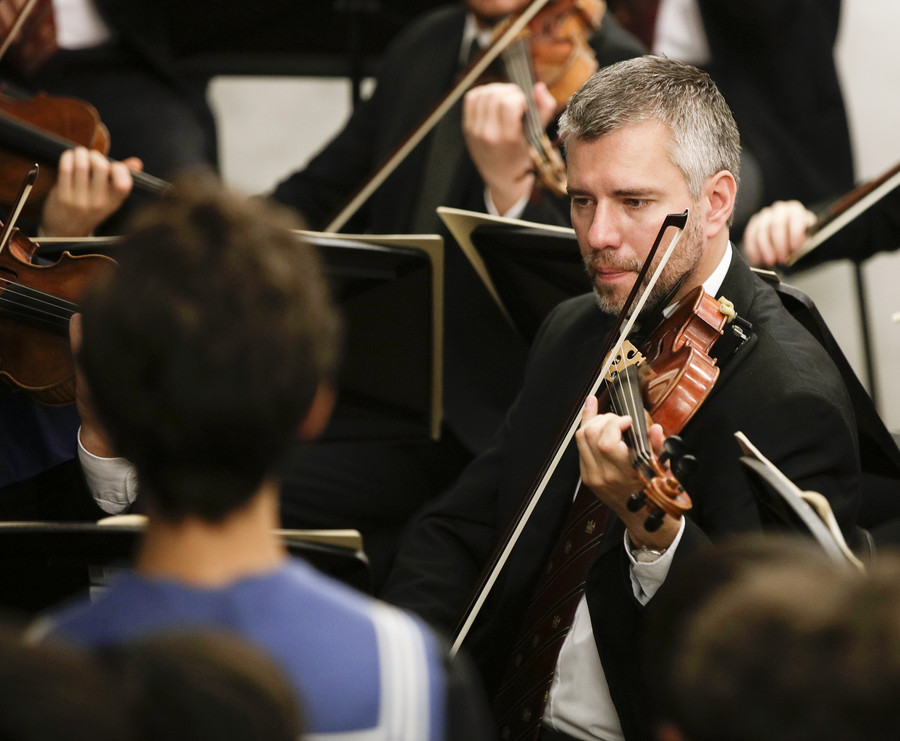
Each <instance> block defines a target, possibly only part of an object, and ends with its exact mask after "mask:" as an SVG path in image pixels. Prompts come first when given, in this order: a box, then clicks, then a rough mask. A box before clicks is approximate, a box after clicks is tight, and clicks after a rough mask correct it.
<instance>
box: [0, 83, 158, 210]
mask: <svg viewBox="0 0 900 741" xmlns="http://www.w3.org/2000/svg"><path fill="white" fill-rule="evenodd" d="M109 145H110V138H109V132H108V131H107V129H106V126H104V125H103V122H102V121H101V120H100V116H99V114H98V113H97V109H96V108H94V106H92V105H90V104H89V103H86V102H85V101H83V100H78V99H77V98H64V97H58V96H50V95H45V94H44V93H38V94H37V95H35V96H33V97H31V98H25V99H18V100H17V99H15V98H12V97H10V96H8V95H0V203H4V204H10V203H12V202H13V201H14V200H15V198H16V194H17V193H18V188H19V185H20V184H21V182H22V178H23V177H24V176H25V174H26V173H27V172H28V171H29V169H30V168H31V167H32V166H33V165H34V163H35V162H37V163H39V164H40V165H41V171H40V174H39V176H38V179H37V181H36V182H35V185H34V191H33V192H32V194H31V198H30V200H29V204H30V205H31V207H35V206H38V205H39V204H40V203H41V202H42V201H43V200H44V198H45V197H46V195H47V193H49V192H50V189H51V188H52V187H53V185H54V184H55V183H56V176H57V173H56V167H57V163H58V162H59V158H60V155H62V153H63V152H65V151H66V150H67V149H73V148H74V147H77V146H84V147H87V148H88V149H94V150H96V151H98V152H100V153H101V154H103V155H106V154H107V153H108V152H109ZM130 172H131V178H132V180H133V181H134V184H135V187H137V188H140V189H142V190H144V191H146V192H148V193H153V194H157V195H161V194H162V193H165V192H166V191H167V190H168V189H169V188H170V185H169V183H167V182H166V181H164V180H160V179H159V178H156V177H154V176H152V175H148V174H147V173H145V172H138V171H134V170H131V171H130Z"/></svg>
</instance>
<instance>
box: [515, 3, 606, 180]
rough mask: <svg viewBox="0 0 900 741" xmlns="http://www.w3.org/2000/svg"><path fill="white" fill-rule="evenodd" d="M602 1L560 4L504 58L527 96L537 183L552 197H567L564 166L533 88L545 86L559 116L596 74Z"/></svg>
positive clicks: (540, 18) (526, 122)
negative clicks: (592, 39) (594, 45)
mask: <svg viewBox="0 0 900 741" xmlns="http://www.w3.org/2000/svg"><path fill="white" fill-rule="evenodd" d="M605 9H606V4H605V3H604V2H603V0H557V1H556V2H554V3H552V4H551V5H548V6H546V7H544V9H543V10H541V12H540V13H538V14H537V15H536V16H535V18H534V20H532V21H531V22H530V23H529V24H528V26H527V27H526V29H525V30H524V31H523V32H522V33H521V34H520V35H519V36H518V37H517V38H516V39H515V40H514V41H512V42H511V43H510V44H509V46H507V47H506V48H505V49H504V50H503V52H502V53H501V54H500V58H501V59H502V60H503V66H504V69H505V70H506V76H507V78H508V79H509V81H510V82H513V83H515V84H516V85H517V86H518V87H519V88H520V89H521V90H522V92H524V93H525V100H526V101H527V109H526V112H525V117H524V120H523V126H524V128H525V137H526V139H527V140H528V145H529V151H530V152H531V158H532V161H533V162H534V165H535V168H536V173H537V176H538V179H539V181H540V182H541V183H542V184H543V185H544V186H545V187H546V188H548V189H549V190H550V191H551V192H553V193H555V194H556V195H559V196H565V195H566V165H565V163H564V162H563V159H562V156H561V155H560V153H559V149H558V148H557V147H556V146H554V145H553V144H552V143H551V142H550V139H549V138H548V136H547V134H546V132H545V131H544V126H543V123H542V122H541V118H540V115H539V113H538V107H537V103H536V101H535V98H534V85H535V82H543V83H544V84H545V85H546V86H547V89H548V90H549V91H550V94H551V95H552V96H553V98H554V99H555V100H556V104H557V108H556V112H557V113H561V112H562V111H563V109H564V108H565V107H566V104H567V103H568V101H569V98H571V97H572V95H573V93H574V92H575V91H576V90H578V88H580V87H581V86H582V85H583V84H584V83H585V82H586V81H587V79H588V78H589V77H590V76H591V75H592V74H594V72H596V71H597V69H598V66H599V65H598V63H597V57H596V56H595V55H594V51H593V49H591V46H590V44H589V43H588V38H589V35H590V34H591V33H593V32H594V31H596V30H597V29H598V28H599V27H600V22H601V20H602V19H603V12H604V10H605Z"/></svg>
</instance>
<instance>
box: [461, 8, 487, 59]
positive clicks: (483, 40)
mask: <svg viewBox="0 0 900 741" xmlns="http://www.w3.org/2000/svg"><path fill="white" fill-rule="evenodd" d="M493 38H494V29H493V28H480V27H479V26H478V21H476V20H475V15H474V14H473V13H466V25H465V26H464V27H463V36H462V44H460V47H459V63H460V64H461V65H465V64H466V62H467V61H468V60H469V49H470V48H471V46H472V43H473V42H475V41H477V42H478V45H479V46H480V47H481V48H482V49H487V48H488V47H489V46H490V45H491V41H492V40H493Z"/></svg>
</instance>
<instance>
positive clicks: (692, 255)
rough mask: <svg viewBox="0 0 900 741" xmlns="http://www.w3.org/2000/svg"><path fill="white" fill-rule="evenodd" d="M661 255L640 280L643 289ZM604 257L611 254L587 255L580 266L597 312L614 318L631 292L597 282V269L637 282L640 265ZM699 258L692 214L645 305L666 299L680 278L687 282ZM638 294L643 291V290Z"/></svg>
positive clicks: (699, 245) (700, 243)
mask: <svg viewBox="0 0 900 741" xmlns="http://www.w3.org/2000/svg"><path fill="white" fill-rule="evenodd" d="M663 251H664V250H663V249H662V248H660V249H659V250H658V251H657V253H656V257H655V258H654V259H653V263H652V264H651V266H650V269H649V270H648V271H647V275H646V277H645V278H644V286H646V284H647V282H649V280H650V276H651V275H653V271H654V270H655V269H656V266H657V265H658V264H659V261H660V260H661V259H662V255H663ZM607 253H614V250H606V251H599V252H591V253H590V254H589V255H588V256H587V257H585V258H584V266H585V269H586V270H587V273H588V277H589V278H590V279H591V285H592V286H593V288H594V296H595V298H596V299H597V306H599V307H600V311H602V312H604V313H605V314H613V315H618V314H619V312H620V311H622V307H623V306H624V305H625V302H626V301H627V299H628V295H629V293H630V292H631V285H629V286H627V288H623V287H622V286H615V285H614V286H610V285H605V284H603V283H601V282H598V281H597V268H598V267H606V268H615V269H616V270H622V271H626V272H630V273H634V275H635V278H637V275H638V273H640V271H641V266H642V265H643V261H641V260H638V259H637V258H635V259H618V258H617V257H616V256H615V255H614V254H607ZM702 256H703V229H702V227H701V226H700V223H699V220H698V219H696V218H694V212H693V210H692V212H691V216H690V218H689V219H688V223H687V225H686V227H685V229H684V234H682V236H681V240H680V241H679V243H678V245H677V246H676V247H675V251H674V252H673V253H672V255H671V256H670V257H669V261H668V262H667V263H666V266H665V267H664V268H663V271H662V274H661V275H660V276H659V280H657V281H656V284H655V285H654V286H653V290H652V291H651V292H650V295H649V296H648V297H647V305H648V306H652V305H654V304H655V303H657V302H658V301H660V300H661V299H663V298H664V297H666V296H667V295H668V294H669V292H670V291H671V290H672V289H673V288H674V287H675V285H676V284H677V283H678V281H679V280H681V277H682V276H686V277H685V280H688V281H689V280H690V278H691V275H692V274H693V272H694V271H695V270H696V269H697V265H698V264H699V262H700V258H701V257H702ZM632 285H633V283H632ZM641 290H643V287H642V289H641ZM638 295H640V294H638Z"/></svg>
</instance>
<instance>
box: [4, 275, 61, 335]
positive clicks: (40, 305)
mask: <svg viewBox="0 0 900 741" xmlns="http://www.w3.org/2000/svg"><path fill="white" fill-rule="evenodd" d="M0 287H2V291H0V305H3V306H4V307H6V308H5V309H4V312H3V313H4V314H5V315H6V316H9V317H15V318H20V319H29V318H30V319H36V320H38V321H43V322H44V323H49V324H52V325H53V326H55V327H60V328H64V327H65V324H66V323H67V322H68V321H69V319H71V318H72V314H74V313H76V312H77V311H78V305H77V304H74V303H72V302H71V301H67V300H66V299H63V298H59V297H58V296H53V295H51V294H49V293H44V292H43V291H38V290H35V289H33V288H30V287H28V286H23V285H21V284H20V283H16V282H15V281H12V280H9V279H5V278H0ZM45 307H46V308H45Z"/></svg>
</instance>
